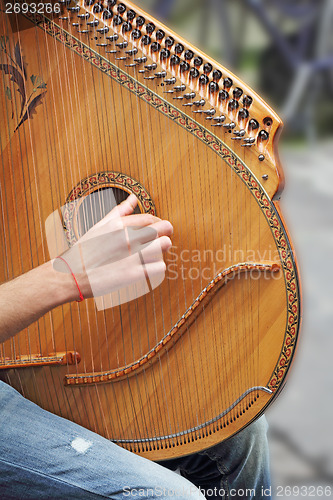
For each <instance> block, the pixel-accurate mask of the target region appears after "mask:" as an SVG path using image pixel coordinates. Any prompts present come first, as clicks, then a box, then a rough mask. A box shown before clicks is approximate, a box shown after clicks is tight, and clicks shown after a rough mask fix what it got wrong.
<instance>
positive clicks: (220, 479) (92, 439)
mask: <svg viewBox="0 0 333 500" xmlns="http://www.w3.org/2000/svg"><path fill="white" fill-rule="evenodd" d="M251 429H253V430H251ZM0 435H1V440H0V498H1V499H2V500H7V499H8V500H9V499H13V500H14V499H15V500H16V499H31V500H32V499H33V500H37V499H42V500H44V499H55V500H56V499H61V500H72V499H73V500H74V499H75V500H79V499H83V500H85V499H95V498H96V499H99V498H113V499H116V500H118V499H120V498H121V499H124V498H126V497H128V498H133V497H134V498H138V497H149V498H161V497H175V496H176V497H177V499H180V500H181V499H183V498H184V499H188V500H189V499H191V500H192V499H193V500H194V499H198V500H202V499H203V495H202V494H200V492H199V491H198V489H197V488H195V487H194V486H193V484H195V485H197V486H200V487H201V488H203V489H205V490H207V492H206V493H207V498H223V499H225V498H229V496H228V495H230V492H231V494H232V491H231V489H230V488H241V487H242V486H243V485H246V487H247V488H250V487H251V485H253V486H252V487H253V488H254V487H258V489H259V485H260V487H261V485H266V484H268V481H269V477H268V474H267V456H266V452H264V450H266V446H267V443H266V437H265V436H266V428H265V425H264V423H263V422H262V421H261V422H260V421H259V422H258V423H256V424H254V425H252V426H250V427H249V428H248V429H247V430H245V431H243V432H242V433H241V434H239V435H238V436H236V437H234V438H231V439H230V440H228V441H226V442H225V443H222V444H221V445H218V446H215V447H213V448H210V449H209V450H207V451H205V452H203V453H201V454H195V455H190V456H189V457H185V458H184V459H180V460H181V462H179V460H174V461H168V463H165V462H163V465H164V464H166V465H168V467H170V468H173V469H175V468H177V467H179V468H180V469H181V473H182V475H183V476H185V477H186V478H188V479H189V480H190V481H191V482H189V481H187V480H186V479H185V478H183V477H181V476H180V475H179V474H175V473H174V472H173V471H171V470H168V469H167V468H165V467H162V466H160V465H158V464H156V463H153V462H151V461H148V460H146V459H144V458H142V457H139V456H137V455H134V454H132V453H130V452H128V451H127V450H124V449H123V448H120V447H119V446H116V445H115V444H113V443H112V442H110V441H108V440H107V439H105V438H103V437H101V436H98V435H97V434H95V433H93V432H91V431H88V430H87V429H84V428H82V427H80V426H78V425H77V424H74V423H73V422H70V421H68V420H65V419H63V418H61V417H58V416H56V415H53V414H51V413H49V412H47V411H45V410H42V409H41V408H39V407H38V406H37V405H35V404H34V403H31V402H30V401H28V400H26V399H25V398H23V397H22V396H21V395H20V394H19V393H17V392H16V391H15V390H14V389H12V388H11V387H9V386H8V385H6V384H4V383H3V382H0ZM216 486H218V490H221V488H224V487H225V489H226V493H225V495H224V496H221V495H220V493H221V491H218V492H217V496H215V497H214V496H212V495H211V493H210V491H209V492H208V489H214V488H215V487H216ZM219 495H220V496H219ZM233 497H234V498H238V497H237V496H234V495H233ZM243 498H247V497H245V496H244V497H243ZM248 498H250V497H248ZM256 498H261V497H260V496H258V495H257V496H256ZM265 498H268V497H265Z"/></svg>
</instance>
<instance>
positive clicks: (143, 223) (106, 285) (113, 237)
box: [54, 195, 173, 308]
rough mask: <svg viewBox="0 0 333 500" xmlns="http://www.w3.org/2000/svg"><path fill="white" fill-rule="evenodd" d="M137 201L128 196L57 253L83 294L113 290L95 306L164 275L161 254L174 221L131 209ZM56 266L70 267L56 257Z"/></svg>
mask: <svg viewBox="0 0 333 500" xmlns="http://www.w3.org/2000/svg"><path fill="white" fill-rule="evenodd" d="M136 204H137V199H136V197H135V196H134V195H130V196H129V197H128V198H127V199H126V200H125V201H123V202H122V203H121V204H120V205H118V206H117V207H115V208H114V209H113V210H111V212H109V214H107V215H106V216H105V217H104V218H103V219H102V220H101V221H99V222H98V223H97V224H95V225H94V226H93V227H92V228H91V229H90V230H89V231H88V232H87V233H86V234H85V235H83V236H82V237H81V238H80V239H79V240H78V241H77V242H76V243H75V245H74V246H73V247H71V248H70V249H69V250H67V251H66V252H65V253H64V254H62V256H61V257H62V259H64V260H65V261H66V263H67V264H68V266H69V267H70V269H71V270H72V272H73V273H74V275H75V276H76V279H77V280H78V283H79V287H80V290H81V292H82V294H83V296H84V298H88V297H95V298H96V297H100V296H103V295H105V294H110V292H111V295H109V296H108V298H107V299H106V297H104V300H100V301H97V306H98V308H105V307H111V306H115V305H118V304H120V303H123V302H127V301H129V300H133V299H134V298H137V297H139V296H141V295H143V294H145V293H148V292H149V291H150V290H152V289H154V288H156V286H158V285H159V284H160V283H161V282H162V281H163V279H164V276H165V269H166V266H165V263H164V260H163V253H164V252H166V251H167V250H168V249H169V248H170V247H171V240H170V236H171V235H172V231H173V229H172V225H171V224H170V222H168V221H165V220H161V219H159V218H158V217H155V216H153V215H150V214H133V211H134V209H135V207H136ZM54 268H55V269H56V270H57V271H62V272H69V269H68V267H67V266H66V264H65V262H62V260H60V259H55V260H54ZM106 303H107V304H106Z"/></svg>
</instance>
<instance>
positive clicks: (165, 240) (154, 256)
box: [140, 236, 172, 263]
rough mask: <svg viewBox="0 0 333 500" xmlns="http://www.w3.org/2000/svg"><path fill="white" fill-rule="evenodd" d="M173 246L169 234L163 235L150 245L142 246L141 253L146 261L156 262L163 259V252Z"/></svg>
mask: <svg viewBox="0 0 333 500" xmlns="http://www.w3.org/2000/svg"><path fill="white" fill-rule="evenodd" d="M171 246H172V242H171V240H170V238H169V237H168V236H161V238H157V239H156V240H154V241H152V242H151V243H149V244H148V245H145V246H144V247H142V248H141V250H140V253H141V256H142V258H143V260H144V262H145V263H146V262H155V261H157V260H163V253H164V252H167V251H168V250H169V249H170V248H171Z"/></svg>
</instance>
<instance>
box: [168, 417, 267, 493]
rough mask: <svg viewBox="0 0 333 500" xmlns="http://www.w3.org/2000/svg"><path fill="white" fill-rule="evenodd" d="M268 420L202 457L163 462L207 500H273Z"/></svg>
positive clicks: (215, 447)
mask: <svg viewBox="0 0 333 500" xmlns="http://www.w3.org/2000/svg"><path fill="white" fill-rule="evenodd" d="M267 429H268V425H267V421H266V419H265V417H261V418H260V419H259V420H257V421H256V422H254V423H253V424H251V425H249V426H248V427H247V428H246V429H244V430H243V431H242V432H240V433H239V434H237V435H235V436H233V437H231V438H229V439H227V440H226V441H224V442H223V443H220V444H218V445H216V446H213V447H212V448H209V449H208V450H205V451H203V452H201V453H196V454H193V455H189V456H188V457H182V458H178V459H174V460H168V461H166V462H163V465H164V466H165V467H168V468H170V469H171V470H176V469H178V470H179V471H180V473H181V474H182V476H184V477H185V478H187V479H188V480H189V481H191V482H192V483H193V484H195V485H196V486H197V487H198V488H199V489H200V491H201V492H202V493H203V494H204V495H205V497H206V498H207V499H212V500H215V499H218V500H220V499H222V500H230V499H232V498H236V499H244V500H245V499H246V500H249V499H252V498H255V499H257V500H258V499H260V500H264V499H265V500H267V499H270V498H271V492H270V469H269V451H268V442H267Z"/></svg>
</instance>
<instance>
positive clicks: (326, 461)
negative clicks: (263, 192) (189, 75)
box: [135, 0, 333, 499]
mask: <svg viewBox="0 0 333 500" xmlns="http://www.w3.org/2000/svg"><path fill="white" fill-rule="evenodd" d="M135 3H136V4H137V5H139V6H140V7H142V8H143V9H144V10H147V11H149V12H151V13H152V14H153V15H155V16H156V17H158V18H160V19H161V20H162V21H164V22H165V23H166V24H167V25H168V26H169V27H170V28H172V29H173V30H174V31H176V32H177V33H178V34H179V35H181V36H183V37H184V38H185V39H186V40H188V41H190V42H192V43H193V44H194V45H195V46H196V47H198V48H200V49H201V50H203V51H204V52H206V53H207V54H209V55H210V56H212V57H213V58H214V59H216V60H217V61H219V62H221V63H222V64H223V65H224V66H226V67H227V68H228V69H231V70H233V71H234V72H235V73H236V74H237V75H238V76H239V77H241V78H242V79H243V80H244V81H245V82H246V83H247V84H249V85H250V86H252V87H253V88H254V89H255V90H256V91H257V92H258V93H259V94H260V95H261V96H262V97H263V98H264V99H265V100H266V101H267V102H268V103H269V104H271V106H272V107H273V108H274V109H275V110H276V111H277V112H278V113H279V114H280V116H281V117H282V118H283V120H284V122H285V130H284V134H283V136H282V139H281V144H280V154H281V158H282V164H283V166H284V171H285V176H286V187H285V190H284V192H283V194H282V199H281V205H282V209H283V214H284V216H285V218H286V222H287V225H288V228H289V230H290V234H291V235H292V239H293V242H294V245H295V249H296V253H297V256H298V260H299V266H300V273H301V279H302V285H303V299H304V300H303V328H302V330H301V338H300V341H299V347H298V355H297V356H296V359H295V362H294V365H293V369H292V370H291V373H290V376H289V380H288V383H287V385H286V387H285V389H284V391H283V393H282V394H281V396H280V397H279V399H278V400H277V402H276V403H275V404H274V405H273V406H272V407H271V408H270V409H269V410H268V412H267V419H268V421H269V424H270V438H269V441H270V449H271V466H272V482H273V498H279V499H281V498H282V499H287V498H301V497H302V498H304V497H305V498H310V497H311V498H321V497H327V496H328V495H327V491H328V490H326V493H325V487H326V486H329V487H331V491H332V493H331V494H330V495H329V496H333V429H332V424H333V394H332V392H333V391H332V385H333V373H332V367H333V361H332V355H333V354H332V353H333V331H332V326H333V293H332V283H333V266H332V263H331V258H332V256H333V140H332V138H333V0H136V2H135ZM278 486H280V487H282V488H281V489H278ZM301 486H315V487H316V488H317V487H318V486H321V487H323V488H324V490H323V492H322V494H321V490H320V488H319V489H314V490H308V494H307V495H304V490H302V491H301V490H299V491H298V489H297V487H301ZM288 487H291V490H289V488H288ZM278 492H279V493H280V494H279V495H277V493H278ZM311 492H312V494H311V495H310V493H311ZM302 493H303V494H302Z"/></svg>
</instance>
